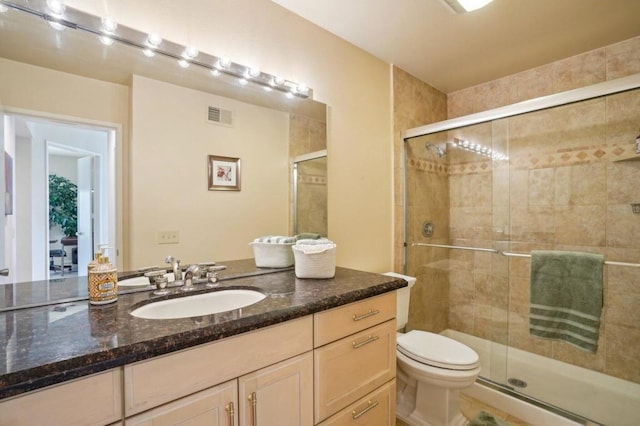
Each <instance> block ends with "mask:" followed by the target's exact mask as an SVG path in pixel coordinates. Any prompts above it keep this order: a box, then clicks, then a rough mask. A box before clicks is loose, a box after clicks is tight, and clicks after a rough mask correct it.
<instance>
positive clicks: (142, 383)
mask: <svg viewBox="0 0 640 426" xmlns="http://www.w3.org/2000/svg"><path fill="white" fill-rule="evenodd" d="M395 298H396V292H395V291H394V292H389V293H386V294H383V295H380V296H375V297H372V298H370V299H365V300H362V301H359V302H355V303H351V304H348V305H345V306H341V307H338V308H335V309H331V310H328V311H324V312H320V313H316V314H314V315H313V316H311V315H310V316H307V317H303V318H298V319H294V320H290V321H287V322H284V323H280V324H277V325H273V326H270V327H265V328H261V329H258V330H255V331H252V332H248V333H243V334H239V335H237V336H233V337H229V338H227V339H223V340H219V341H215V342H211V343H207V344H203V345H201V346H196V347H192V348H188V349H185V350H182V351H179V352H174V353H171V354H167V355H163V356H159V357H155V358H152V359H148V360H145V361H140V362H137V363H134V364H129V365H126V366H124V367H122V368H117V369H113V370H109V371H107V372H104V373H100V374H96V375H93V376H89V377H86V378H82V379H78V380H74V381H72V382H68V383H63V384H61V385H57V386H52V387H50V388H46V389H43V390H41V391H34V392H31V393H28V394H25V395H22V396H19V397H15V398H11V399H7V400H5V401H0V424H5V423H6V424H11V425H23V424H24V425H33V424H47V425H65V426H67V425H108V424H111V425H112V426H115V424H118V425H121V424H124V425H125V426H129V425H135V426H150V425H154V426H159V425H175V424H189V425H191V426H196V425H201V424H202V425H205V424H206V425H220V426H245V425H246V426H312V425H313V424H317V425H323V426H326V425H331V426H336V425H364V424H366V425H393V424H395V365H396V363H395V338H396V336H395V331H396V330H395V307H396V299H395ZM314 395H315V397H314ZM34 407H37V408H36V409H34ZM25 413H27V414H26V415H25ZM117 422H121V423H117Z"/></svg>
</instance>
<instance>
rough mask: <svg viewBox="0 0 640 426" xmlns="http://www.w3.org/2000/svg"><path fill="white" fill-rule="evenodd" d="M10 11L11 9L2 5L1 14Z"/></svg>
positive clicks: (0, 6)
mask: <svg viewBox="0 0 640 426" xmlns="http://www.w3.org/2000/svg"><path fill="white" fill-rule="evenodd" d="M8 10H9V8H8V7H7V6H5V5H4V4H0V13H5V12H6V11H8Z"/></svg>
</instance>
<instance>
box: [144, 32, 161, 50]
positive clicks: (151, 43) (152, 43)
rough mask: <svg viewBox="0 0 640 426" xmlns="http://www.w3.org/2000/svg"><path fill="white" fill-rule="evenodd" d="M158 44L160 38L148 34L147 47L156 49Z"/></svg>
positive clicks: (156, 35)
mask: <svg viewBox="0 0 640 426" xmlns="http://www.w3.org/2000/svg"><path fill="white" fill-rule="evenodd" d="M160 43H162V37H160V36H159V35H158V34H154V33H150V34H149V35H148V36H147V45H149V46H150V47H153V48H156V47H158V46H160Z"/></svg>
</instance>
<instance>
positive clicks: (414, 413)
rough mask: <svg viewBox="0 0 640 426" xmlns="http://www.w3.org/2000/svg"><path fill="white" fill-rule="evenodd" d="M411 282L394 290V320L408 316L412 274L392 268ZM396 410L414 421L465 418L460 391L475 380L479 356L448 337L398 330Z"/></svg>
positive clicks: (448, 422) (440, 423) (446, 424)
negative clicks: (405, 274)
mask: <svg viewBox="0 0 640 426" xmlns="http://www.w3.org/2000/svg"><path fill="white" fill-rule="evenodd" d="M385 275H390V276H394V277H399V278H404V279H405V280H407V281H408V282H409V287H405V288H402V289H400V290H398V297H397V301H398V306H397V315H396V321H397V326H398V329H403V328H404V326H405V325H406V323H407V320H408V312H409V296H410V288H411V287H412V286H413V284H414V283H415V281H416V279H415V278H413V277H408V276H404V275H400V274H396V273H393V272H391V273H387V274H385ZM396 357H397V377H396V389H397V391H396V392H397V394H396V397H397V401H396V415H397V417H398V418H399V419H401V420H402V421H404V422H405V423H408V424H410V425H412V426H454V425H455V426H458V425H464V424H465V423H466V419H465V418H464V416H463V415H462V412H461V411H460V401H459V391H460V389H464V388H466V387H469V386H471V385H472V384H473V382H474V381H475V380H476V378H477V377H478V374H479V373H480V358H479V356H478V354H477V353H476V352H475V351H474V350H473V349H471V348H469V347H468V346H466V345H464V344H462V343H460V342H458V341H455V340H453V339H451V338H449V337H445V336H442V335H440V334H436V333H430V332H427V331H421V330H412V331H409V332H408V333H398V334H397V342H396Z"/></svg>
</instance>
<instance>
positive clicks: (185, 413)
mask: <svg viewBox="0 0 640 426" xmlns="http://www.w3.org/2000/svg"><path fill="white" fill-rule="evenodd" d="M237 389H238V385H237V381H236V380H231V381H229V382H227V383H223V384H221V385H218V386H214V387H212V388H209V389H206V390H203V391H200V392H198V393H195V394H193V395H191V396H187V397H185V398H181V399H179V400H177V401H174V402H171V403H169V404H165V405H162V406H160V407H157V408H154V409H153V410H150V411H147V412H146V413H142V414H138V415H137V416H133V417H131V418H129V419H127V420H126V423H125V424H126V426H165V425H166V426H173V425H177V424H179V425H181V426H201V425H202V426H205V425H206V426H234V425H237V424H238V413H237V410H236V407H237V406H238V392H237Z"/></svg>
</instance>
